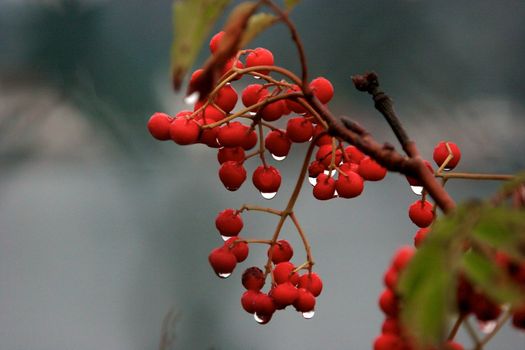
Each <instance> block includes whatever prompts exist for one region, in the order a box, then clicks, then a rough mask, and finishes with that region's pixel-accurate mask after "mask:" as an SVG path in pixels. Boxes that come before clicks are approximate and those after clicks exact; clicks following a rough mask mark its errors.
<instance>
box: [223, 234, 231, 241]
mask: <svg viewBox="0 0 525 350" xmlns="http://www.w3.org/2000/svg"><path fill="white" fill-rule="evenodd" d="M221 238H222V240H223V241H224V242H226V241H227V240H229V239H230V238H231V237H228V236H222V235H221Z"/></svg>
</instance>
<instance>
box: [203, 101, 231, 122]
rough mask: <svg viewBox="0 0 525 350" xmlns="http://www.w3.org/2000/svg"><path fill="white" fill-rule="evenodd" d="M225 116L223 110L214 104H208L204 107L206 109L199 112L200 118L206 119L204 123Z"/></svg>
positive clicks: (216, 120) (215, 120)
mask: <svg viewBox="0 0 525 350" xmlns="http://www.w3.org/2000/svg"><path fill="white" fill-rule="evenodd" d="M225 117H226V115H225V114H224V113H223V112H221V111H220V110H218V109H217V108H215V107H214V106H212V105H208V106H206V108H204V110H203V111H202V112H201V113H199V118H201V119H202V120H203V121H204V123H203V124H204V125H206V124H211V123H214V122H218V121H219V120H221V119H224V118H225Z"/></svg>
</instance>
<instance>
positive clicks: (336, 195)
mask: <svg viewBox="0 0 525 350" xmlns="http://www.w3.org/2000/svg"><path fill="white" fill-rule="evenodd" d="M336 197H339V193H337V190H335V191H334V198H336Z"/></svg>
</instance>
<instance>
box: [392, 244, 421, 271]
mask: <svg viewBox="0 0 525 350" xmlns="http://www.w3.org/2000/svg"><path fill="white" fill-rule="evenodd" d="M415 253H416V251H415V250H414V248H412V247H410V246H404V247H401V248H399V249H398V250H397V251H396V254H395V255H394V258H393V259H392V266H393V267H394V268H395V269H396V270H397V271H402V270H403V269H404V268H405V266H406V265H407V264H408V263H409V262H410V259H412V257H413V256H414V254H415Z"/></svg>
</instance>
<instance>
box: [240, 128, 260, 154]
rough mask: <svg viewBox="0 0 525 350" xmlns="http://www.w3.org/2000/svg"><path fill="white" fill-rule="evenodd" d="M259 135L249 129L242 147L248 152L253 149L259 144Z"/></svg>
mask: <svg viewBox="0 0 525 350" xmlns="http://www.w3.org/2000/svg"><path fill="white" fill-rule="evenodd" d="M257 140H258V138H257V133H256V132H255V131H254V130H250V129H248V130H247V131H246V134H245V135H244V139H243V141H242V144H241V147H242V148H243V149H244V150H245V151H247V150H249V149H252V148H254V147H255V145H256V144H257Z"/></svg>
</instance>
